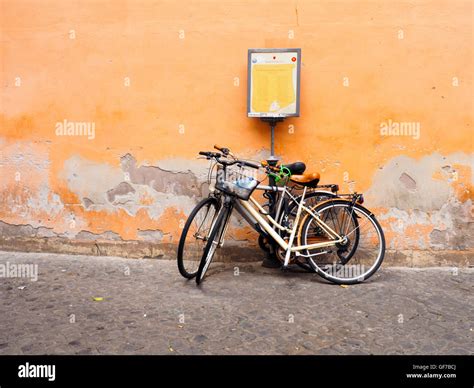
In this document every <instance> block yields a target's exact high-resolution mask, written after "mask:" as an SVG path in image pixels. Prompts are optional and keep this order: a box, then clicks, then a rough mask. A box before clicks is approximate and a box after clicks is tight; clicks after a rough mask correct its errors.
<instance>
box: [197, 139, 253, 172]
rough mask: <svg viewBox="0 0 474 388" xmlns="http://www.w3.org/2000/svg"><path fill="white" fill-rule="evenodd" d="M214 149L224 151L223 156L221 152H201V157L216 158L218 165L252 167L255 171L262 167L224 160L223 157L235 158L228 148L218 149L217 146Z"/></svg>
mask: <svg viewBox="0 0 474 388" xmlns="http://www.w3.org/2000/svg"><path fill="white" fill-rule="evenodd" d="M214 148H216V149H219V150H222V154H221V153H219V152H209V151H200V152H199V155H203V156H205V157H207V158H208V159H211V158H214V159H215V160H216V161H217V162H218V163H220V164H223V165H225V166H233V165H234V164H238V165H239V166H241V167H250V168H254V169H259V168H260V167H261V165H260V164H257V163H253V162H249V161H248V160H241V159H235V158H234V160H222V159H221V157H222V156H227V155H231V156H232V157H233V155H232V153H231V152H230V150H229V149H228V148H222V147H218V146H217V145H216V146H214ZM224 151H226V152H227V153H224Z"/></svg>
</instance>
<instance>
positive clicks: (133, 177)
mask: <svg viewBox="0 0 474 388" xmlns="http://www.w3.org/2000/svg"><path fill="white" fill-rule="evenodd" d="M121 162H122V166H123V167H124V171H121V170H120V169H119V168H113V167H111V166H109V165H106V164H100V163H94V162H91V161H87V160H83V159H81V158H80V157H77V156H74V157H72V158H70V159H69V160H67V161H66V162H65V168H64V170H63V172H62V173H61V177H62V178H64V179H66V180H67V182H68V187H69V189H70V190H71V191H72V192H73V193H75V194H76V195H77V196H78V197H79V198H82V203H83V205H84V207H85V208H86V209H87V210H94V211H108V212H115V211H117V209H123V210H125V211H126V212H127V213H128V214H130V215H131V216H135V215H136V214H137V212H138V211H139V210H140V209H142V208H145V209H146V211H147V213H148V215H149V216H150V218H151V219H159V218H160V217H161V215H162V214H163V212H164V211H165V210H166V208H168V207H170V206H173V207H177V208H179V209H181V210H183V211H184V212H185V213H190V212H191V210H192V208H193V207H194V206H195V204H196V198H197V197H200V195H199V191H200V190H199V186H198V180H197V178H196V176H194V175H193V173H191V172H189V171H188V172H186V173H174V172H167V171H164V170H161V169H160V168H158V167H149V166H148V167H147V166H145V167H143V166H142V167H136V161H135V159H134V158H133V156H132V155H130V154H127V155H125V156H124V157H122V159H121ZM188 163H189V165H192V164H193V162H189V161H188ZM181 167H184V165H183V164H181ZM126 173H128V177H129V178H130V180H128V181H124V179H126V177H127V176H126ZM157 178H158V180H159V184H157V180H156V179H157ZM189 182H191V183H192V184H194V187H191V188H189V187H188V186H187V185H188V183H189ZM160 188H162V189H163V190H165V192H161V191H159V190H158V191H157V189H160ZM180 193H181V194H180ZM143 198H146V199H147V201H146V202H147V204H144V203H143V201H142V199H143ZM80 227H83V225H82V224H81V225H80ZM71 233H72V232H66V235H67V237H71Z"/></svg>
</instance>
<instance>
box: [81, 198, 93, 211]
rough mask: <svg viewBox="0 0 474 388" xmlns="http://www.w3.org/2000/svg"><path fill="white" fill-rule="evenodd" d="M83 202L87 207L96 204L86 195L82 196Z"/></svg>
mask: <svg viewBox="0 0 474 388" xmlns="http://www.w3.org/2000/svg"><path fill="white" fill-rule="evenodd" d="M82 203H83V204H84V207H85V208H86V209H89V207H90V206H91V205H93V204H94V202H92V201H91V200H90V199H89V198H86V197H84V198H82Z"/></svg>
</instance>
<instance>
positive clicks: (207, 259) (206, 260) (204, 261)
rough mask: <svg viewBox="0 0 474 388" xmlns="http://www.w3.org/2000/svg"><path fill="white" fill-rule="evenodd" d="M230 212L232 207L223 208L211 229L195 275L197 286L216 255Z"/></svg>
mask: <svg viewBox="0 0 474 388" xmlns="http://www.w3.org/2000/svg"><path fill="white" fill-rule="evenodd" d="M231 212H232V207H225V206H223V207H222V208H221V210H220V212H219V215H218V216H217V219H216V222H215V223H214V226H213V227H212V230H211V233H210V235H209V239H208V241H207V244H206V247H205V248H204V253H203V255H202V258H201V263H200V265H199V269H198V272H197V275H196V283H197V284H200V283H201V281H202V280H203V279H204V276H205V275H206V272H207V270H208V269H209V265H210V264H211V261H212V259H213V257H214V254H215V253H216V249H217V248H218V247H219V243H220V242H221V239H222V238H223V234H224V233H225V226H226V224H227V222H228V220H229V217H230V214H231Z"/></svg>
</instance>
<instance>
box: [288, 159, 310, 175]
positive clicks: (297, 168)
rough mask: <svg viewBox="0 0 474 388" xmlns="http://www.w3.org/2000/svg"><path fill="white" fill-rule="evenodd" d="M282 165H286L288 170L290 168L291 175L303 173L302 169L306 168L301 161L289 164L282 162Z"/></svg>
mask: <svg viewBox="0 0 474 388" xmlns="http://www.w3.org/2000/svg"><path fill="white" fill-rule="evenodd" d="M282 166H283V167H286V168H287V169H288V170H290V172H291V175H299V174H303V173H304V170H306V164H304V163H303V162H294V163H289V164H283V165H282Z"/></svg>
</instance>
